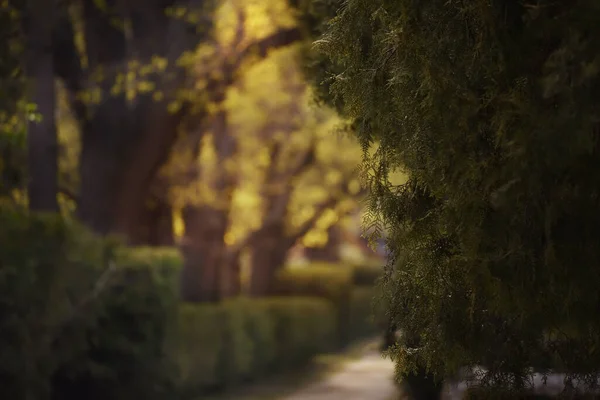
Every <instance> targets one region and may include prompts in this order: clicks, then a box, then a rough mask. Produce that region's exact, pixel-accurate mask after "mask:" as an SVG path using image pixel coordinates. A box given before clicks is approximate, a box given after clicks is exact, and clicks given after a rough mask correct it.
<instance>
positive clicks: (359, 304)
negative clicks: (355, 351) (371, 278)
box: [348, 287, 380, 340]
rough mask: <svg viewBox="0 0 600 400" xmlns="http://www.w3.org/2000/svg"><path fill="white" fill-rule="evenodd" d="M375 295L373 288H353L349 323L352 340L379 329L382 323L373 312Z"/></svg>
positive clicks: (374, 332)
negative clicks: (376, 319)
mask: <svg viewBox="0 0 600 400" xmlns="http://www.w3.org/2000/svg"><path fill="white" fill-rule="evenodd" d="M374 296H375V290H374V289H373V288H367V287H357V288H355V289H354V290H352V292H351V294H350V317H349V323H348V325H349V329H348V331H349V333H350V335H352V336H351V337H350V339H351V340H352V339H360V338H364V337H367V336H370V335H375V334H376V333H377V332H378V331H379V326H378V325H380V324H377V323H376V321H375V318H374V312H373V310H374V307H373V305H374Z"/></svg>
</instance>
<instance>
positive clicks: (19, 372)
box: [0, 206, 115, 399]
mask: <svg viewBox="0 0 600 400" xmlns="http://www.w3.org/2000/svg"><path fill="white" fill-rule="evenodd" d="M114 247H115V246H114V243H111V242H110V241H102V240H98V239H97V238H95V237H94V236H93V235H91V234H90V233H89V232H87V231H86V230H85V229H83V228H82V227H80V226H78V225H77V224H73V223H70V222H68V221H66V220H64V219H62V218H60V217H59V216H58V215H49V214H29V213H27V212H26V211H23V210H16V209H13V208H9V207H5V206H0V387H2V389H3V395H5V397H6V398H15V399H16V398H35V399H48V398H50V397H51V395H52V391H53V385H52V383H53V377H56V376H57V375H59V374H60V371H61V370H64V369H65V366H66V365H77V366H78V369H82V368H84V367H83V365H84V364H86V362H87V354H88V352H89V341H88V332H90V331H91V330H93V329H96V328H97V327H98V325H99V317H98V316H99V313H100V310H101V308H100V307H99V306H98V302H97V301H93V300H95V299H93V298H92V297H91V296H90V293H94V287H95V284H96V283H97V281H98V279H99V277H100V276H102V274H103V272H104V270H105V268H106V266H107V264H108V262H109V260H110V259H111V257H112V253H113V250H114Z"/></svg>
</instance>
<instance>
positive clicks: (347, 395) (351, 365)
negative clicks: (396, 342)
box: [282, 348, 399, 400]
mask: <svg viewBox="0 0 600 400" xmlns="http://www.w3.org/2000/svg"><path fill="white" fill-rule="evenodd" d="M393 375H394V365H393V363H392V362H391V361H390V360H389V359H385V358H383V357H382V356H381V354H380V353H379V352H378V351H377V349H376V348H375V349H373V348H370V349H368V350H367V351H366V352H365V353H364V354H363V355H362V356H361V357H360V358H358V359H356V360H352V361H349V362H348V363H347V364H345V365H344V366H343V368H342V369H341V370H339V371H338V372H335V373H333V374H331V375H330V376H327V377H325V378H324V379H323V380H321V381H319V382H315V383H312V384H310V385H308V386H307V387H305V388H303V389H300V390H298V391H296V392H295V393H293V394H291V395H289V396H285V397H283V398H282V400H341V399H344V400H364V399H369V400H395V399H397V398H398V397H399V393H398V389H397V387H396V385H395V384H394V381H393Z"/></svg>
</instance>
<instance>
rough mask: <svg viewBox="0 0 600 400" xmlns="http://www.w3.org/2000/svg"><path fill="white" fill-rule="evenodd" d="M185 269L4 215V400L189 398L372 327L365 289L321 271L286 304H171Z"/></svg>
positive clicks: (172, 257)
mask: <svg viewBox="0 0 600 400" xmlns="http://www.w3.org/2000/svg"><path fill="white" fill-rule="evenodd" d="M180 268H181V258H180V256H179V254H178V252H177V251H175V250H173V249H162V250H161V249H136V250H126V249H123V248H121V247H120V246H119V245H118V243H117V242H116V241H113V240H100V239H98V238H96V237H94V236H93V235H91V234H90V233H89V232H87V231H86V230H85V229H83V228H81V227H80V226H77V225H76V224H73V223H70V222H68V221H65V220H62V219H60V218H58V217H56V216H51V215H33V216H32V215H28V214H27V213H23V212H15V211H14V210H10V209H3V208H1V207H0V387H2V389H3V395H5V396H4V397H6V398H15V399H21V398H22V399H26V398H35V399H40V400H44V399H61V400H71V399H81V398H86V399H90V400H96V399H98V400H100V399H102V400H104V399H108V398H110V399H115V400H120V399H130V398H133V397H142V398H145V399H147V400H152V399H157V400H158V399H164V398H168V397H176V398H185V397H186V395H187V394H189V395H190V396H191V395H197V394H198V393H200V392H204V391H206V390H210V389H212V388H218V387H220V386H223V385H225V384H227V385H229V384H232V383H235V382H240V381H244V380H249V379H254V378H257V377H259V376H261V375H263V374H266V373H268V372H270V371H272V370H281V369H283V368H288V367H292V366H295V365H297V364H298V363H301V362H304V361H306V360H307V359H308V358H310V357H312V356H313V355H314V354H316V353H320V352H325V351H328V350H331V349H332V348H333V347H334V346H336V345H337V344H339V343H340V337H341V334H340V332H344V340H349V339H350V338H352V337H355V336H357V335H360V334H362V333H359V332H361V330H362V329H365V328H364V326H368V325H363V324H362V321H366V320H367V316H368V314H369V306H368V304H369V303H370V299H369V297H370V296H371V295H370V294H369V292H368V290H367V289H364V288H363V289H356V290H354V289H352V288H353V286H352V285H351V284H349V283H348V282H351V279H350V281H349V280H348V279H347V278H343V279H342V275H339V276H337V275H335V273H332V272H325V270H324V269H323V270H321V271H320V272H319V271H317V270H315V274H321V275H319V276H320V277H321V278H323V277H325V276H326V275H327V274H329V275H327V276H328V278H326V279H325V281H326V282H325V284H324V286H323V287H322V288H320V289H312V288H314V287H317V288H319V287H320V286H319V284H316V283H315V278H310V277H308V275H306V276H304V277H303V278H302V279H299V281H298V282H299V285H300V287H303V288H305V289H302V290H297V289H293V290H290V291H289V292H288V293H286V296H280V297H273V298H266V299H258V300H249V299H237V300H232V301H228V302H225V303H223V304H218V305H190V304H180V303H179V302H178V300H177V298H178V293H177V287H178V285H177V283H178V277H179V270H180ZM348 276H349V275H348ZM317 279H318V278H317ZM284 281H285V280H282V281H281V282H282V285H284V283H283V282H284ZM303 285H304V286H303ZM315 285H316V286H315ZM289 294H292V295H293V296H292V297H289V296H287V295H289ZM319 297H320V298H319Z"/></svg>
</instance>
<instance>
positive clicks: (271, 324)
mask: <svg viewBox="0 0 600 400" xmlns="http://www.w3.org/2000/svg"><path fill="white" fill-rule="evenodd" d="M178 316H179V323H178V324H177V325H176V326H177V328H178V332H177V334H176V335H174V336H173V338H176V340H175V341H173V343H172V344H171V345H170V346H169V348H170V350H169V351H168V352H167V353H168V354H169V355H171V356H173V357H174V359H173V363H174V364H175V365H176V366H177V367H178V376H177V377H176V379H177V382H176V383H177V386H178V387H179V388H182V389H183V391H184V393H190V394H194V393H196V394H197V393H201V392H204V391H206V390H210V389H216V388H219V387H221V386H225V385H228V386H229V385H231V384H235V383H238V382H242V381H246V380H252V379H255V378H258V377H261V376H263V375H265V374H266V373H268V372H271V371H281V370H283V369H286V368H290V367H293V366H297V365H299V364H301V363H304V362H306V361H308V360H309V359H310V358H312V357H313V356H314V355H315V354H318V353H321V352H327V351H330V350H331V349H332V347H333V344H334V337H333V334H334V332H335V325H334V323H333V316H334V311H333V307H332V306H331V305H330V304H328V303H327V302H326V301H323V300H319V299H314V298H289V299H280V298H272V299H265V300H243V299H242V300H233V301H229V302H225V303H223V304H219V305H184V306H182V307H181V308H180V310H179V313H178Z"/></svg>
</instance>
